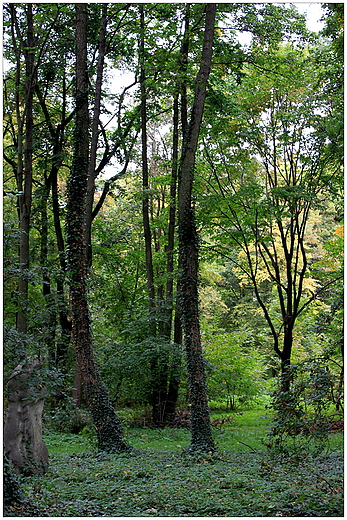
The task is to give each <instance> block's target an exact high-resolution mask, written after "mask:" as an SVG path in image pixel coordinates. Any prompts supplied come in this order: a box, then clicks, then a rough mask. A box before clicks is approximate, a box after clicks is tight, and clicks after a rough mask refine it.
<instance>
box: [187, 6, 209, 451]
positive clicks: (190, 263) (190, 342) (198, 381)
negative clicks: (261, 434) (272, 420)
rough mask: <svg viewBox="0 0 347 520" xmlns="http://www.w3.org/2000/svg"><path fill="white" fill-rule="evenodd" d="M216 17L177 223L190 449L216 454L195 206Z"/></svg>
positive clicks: (194, 112)
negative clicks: (197, 162)
mask: <svg viewBox="0 0 347 520" xmlns="http://www.w3.org/2000/svg"><path fill="white" fill-rule="evenodd" d="M215 14H216V5H215V4H207V5H206V18H205V33H204V42H203V51H202V59H201V65H200V70H199V72H198V74H197V77H196V83H195V93H194V102H193V106H192V111H191V116H190V123H189V127H188V129H187V133H186V135H185V136H184V141H183V151H182V156H181V164H180V169H179V179H180V185H179V195H178V219H179V220H178V222H179V255H180V267H181V273H180V280H179V291H180V303H181V309H182V318H183V328H184V344H185V349H186V356H187V370H188V382H189V392H190V404H191V444H190V449H191V450H192V451H196V450H203V451H214V450H215V447H214V442H213V439H212V429H211V423H210V418H209V410H208V398H207V391H206V376H205V366H204V359H203V355H202V349H201V337H200V324H199V304H198V301H199V297H198V268H199V249H198V234H197V229H196V222H195V215H194V208H193V205H192V187H193V179H194V164H195V155H196V150H197V145H198V138H199V131H200V126H201V122H202V116H203V110H204V103H205V97H206V86H207V80H208V76H209V73H210V68H211V60H212V46H213V34H214V21H215Z"/></svg>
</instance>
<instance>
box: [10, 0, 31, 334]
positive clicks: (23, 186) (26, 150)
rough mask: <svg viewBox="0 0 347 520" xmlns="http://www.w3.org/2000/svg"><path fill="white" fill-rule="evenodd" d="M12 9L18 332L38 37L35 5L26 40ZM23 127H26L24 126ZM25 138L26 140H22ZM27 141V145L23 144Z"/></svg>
mask: <svg viewBox="0 0 347 520" xmlns="http://www.w3.org/2000/svg"><path fill="white" fill-rule="evenodd" d="M10 8H11V18H12V36H13V43H14V49H15V52H16V59H17V71H16V89H17V92H16V106H17V124H18V163H17V164H18V169H17V188H18V192H19V195H18V211H19V229H20V232H21V233H20V239H19V265H20V269H21V271H22V273H23V274H21V275H20V276H19V279H18V311H17V315H16V327H17V330H18V332H22V333H26V332H27V300H28V274H27V271H28V269H29V230H30V214H31V204H32V151H33V89H34V73H35V36H34V24H33V13H32V4H27V6H26V8H25V14H26V21H27V31H26V40H25V41H24V40H23V37H22V35H21V34H20V29H19V27H18V23H17V18H16V11H15V7H14V6H13V5H10ZM15 33H17V37H18V38H19V40H20V43H21V47H22V52H23V54H24V59H25V74H26V80H25V89H24V91H25V109H24V125H23V119H22V117H21V114H20V109H19V107H20V93H19V89H20V81H21V79H20V49H19V48H18V46H17V43H16V39H15ZM23 126H24V129H23ZM23 138H24V139H23ZM23 140H24V147H23Z"/></svg>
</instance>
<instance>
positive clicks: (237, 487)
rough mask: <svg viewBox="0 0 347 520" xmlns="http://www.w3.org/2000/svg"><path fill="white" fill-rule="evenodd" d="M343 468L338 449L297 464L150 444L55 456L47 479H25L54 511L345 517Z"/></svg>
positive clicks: (256, 455)
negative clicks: (119, 452) (156, 447)
mask: <svg viewBox="0 0 347 520" xmlns="http://www.w3.org/2000/svg"><path fill="white" fill-rule="evenodd" d="M61 440H63V439H61ZM342 465H343V458H342V456H341V455H339V454H334V455H333V454H332V455H325V456H320V457H316V458H312V457H310V456H309V457H307V459H306V460H305V461H302V462H301V464H300V465H298V464H297V463H293V462H292V461H269V460H268V459H266V458H264V454H263V453H261V452H256V453H253V452H250V450H249V449H247V448H245V450H244V451H242V452H237V451H225V452H222V453H221V454H220V455H209V454H202V455H201V454H194V455H191V454H187V453H184V452H183V453H182V452H181V451H179V450H176V451H170V450H167V449H166V450H164V449H161V450H153V449H150V448H149V449H146V450H142V451H139V450H136V451H134V453H133V454H132V455H124V454H123V455H118V456H114V455H107V454H102V455H98V456H96V455H94V454H90V453H89V454H86V453H85V454H83V453H80V454H68V455H67V454H65V455H63V454H61V455H53V456H51V458H50V471H49V473H48V474H47V475H46V476H45V477H30V478H27V479H25V481H24V480H23V479H22V483H23V488H24V491H25V493H26V495H27V496H28V497H30V498H35V500H37V501H38V502H40V503H41V505H42V507H44V508H45V510H46V511H47V512H48V513H49V516H62V515H63V516H67V515H68V516H77V517H79V516H94V517H95V516H101V517H102V516H108V517H110V516H171V517H175V516H193V517H195V516H199V517H201V516H206V517H209V516H222V517H223V516H226V517H248V516H255V517H261V516H276V515H277V516H341V515H343V484H342V478H343V470H342Z"/></svg>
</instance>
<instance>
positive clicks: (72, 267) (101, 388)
mask: <svg viewBox="0 0 347 520" xmlns="http://www.w3.org/2000/svg"><path fill="white" fill-rule="evenodd" d="M86 5H87V4H76V121H75V136H74V139H75V141H74V154H73V162H72V168H71V173H70V177H69V182H68V203H67V244H68V251H67V253H68V256H67V257H68V269H69V274H70V302H71V311H72V340H73V344H74V348H75V352H76V362H77V365H78V367H79V370H80V374H81V379H82V385H83V389H84V391H85V395H86V401H87V404H88V407H89V410H90V412H91V415H92V419H93V423H94V426H95V428H96V432H97V436H98V447H99V449H100V450H104V451H109V452H110V451H128V450H129V449H130V447H129V446H128V445H127V444H126V442H125V440H124V436H123V432H122V427H121V423H120V420H119V418H118V417H117V415H116V413H115V411H114V409H113V406H112V404H111V401H110V399H109V397H108V394H107V389H106V387H105V385H104V384H103V382H102V380H101V377H100V375H99V372H98V370H97V367H96V363H95V360H94V355H93V346H92V331H91V320H90V315H89V308H88V300H87V291H86V255H85V241H84V238H85V210H86V206H85V203H86V191H87V177H88V163H89V134H88V129H89V114H88V75H87V11H86Z"/></svg>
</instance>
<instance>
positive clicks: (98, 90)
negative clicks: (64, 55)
mask: <svg viewBox="0 0 347 520" xmlns="http://www.w3.org/2000/svg"><path fill="white" fill-rule="evenodd" d="M107 6H108V4H102V16H101V27H100V37H99V57H98V66H97V72H96V85H95V97H94V114H93V121H92V138H91V146H90V161H89V172H88V181H87V196H86V229H85V243H86V258H87V265H88V266H89V267H90V266H91V264H92V242H91V241H92V221H93V218H92V212H93V202H94V190H95V178H96V174H95V170H96V154H97V149H98V135H99V119H100V107H101V94H102V77H103V72H104V62H105V52H106V27H107Z"/></svg>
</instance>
